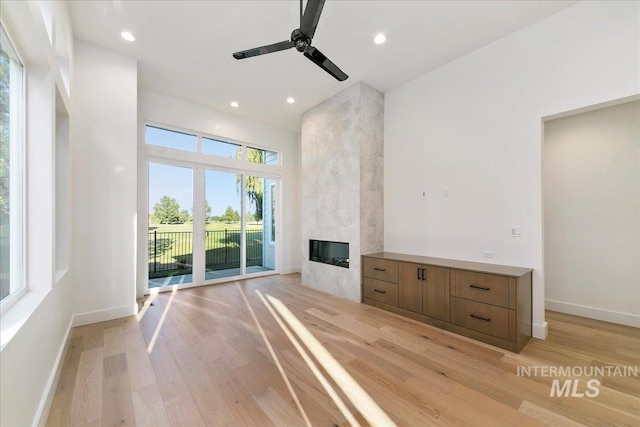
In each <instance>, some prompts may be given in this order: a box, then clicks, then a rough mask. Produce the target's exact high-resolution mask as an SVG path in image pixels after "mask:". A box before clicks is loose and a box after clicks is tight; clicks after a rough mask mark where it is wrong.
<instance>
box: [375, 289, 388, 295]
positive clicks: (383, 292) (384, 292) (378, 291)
mask: <svg viewBox="0 0 640 427" xmlns="http://www.w3.org/2000/svg"><path fill="white" fill-rule="evenodd" d="M373 291H374V292H377V293H379V294H386V293H387V291H381V290H380V289H374V290H373Z"/></svg>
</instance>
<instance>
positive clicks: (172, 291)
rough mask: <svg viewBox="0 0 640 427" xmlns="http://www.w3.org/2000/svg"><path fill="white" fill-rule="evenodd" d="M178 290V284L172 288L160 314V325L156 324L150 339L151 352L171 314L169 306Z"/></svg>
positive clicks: (148, 351)
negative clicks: (168, 315)
mask: <svg viewBox="0 0 640 427" xmlns="http://www.w3.org/2000/svg"><path fill="white" fill-rule="evenodd" d="M177 291H178V286H177V285H174V286H173V289H172V290H171V296H170V297H169V301H167V305H166V306H165V308H164V311H163V312H162V316H160V321H159V322H158V326H156V330H155V331H153V336H152V337H151V340H150V341H149V346H148V347H147V353H149V354H151V352H152V351H153V347H154V346H155V345H156V340H157V339H158V335H160V330H161V329H162V325H163V324H164V321H165V319H166V318H167V314H169V307H171V303H172V302H173V298H174V297H175V296H176V292H177Z"/></svg>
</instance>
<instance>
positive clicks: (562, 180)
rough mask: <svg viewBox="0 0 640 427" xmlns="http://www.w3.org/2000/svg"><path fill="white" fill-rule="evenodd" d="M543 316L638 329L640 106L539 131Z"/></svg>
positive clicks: (622, 107)
mask: <svg viewBox="0 0 640 427" xmlns="http://www.w3.org/2000/svg"><path fill="white" fill-rule="evenodd" d="M544 195H545V198H544V220H545V229H544V233H545V234H544V248H545V250H544V265H545V294H546V300H547V308H548V309H551V310H558V311H562V312H566V313H570V314H577V315H580V316H586V317H591V318H596V319H600V320H607V321H611V322H616V323H623V324H627V325H630V326H636V327H640V101H634V102H627V103H624V104H621V105H616V106H612V107H606V108H602V109H598V110H595V111H590V112H586V113H581V114H577V115H573V116H569V117H564V118H560V119H555V120H550V121H547V122H545V125H544Z"/></svg>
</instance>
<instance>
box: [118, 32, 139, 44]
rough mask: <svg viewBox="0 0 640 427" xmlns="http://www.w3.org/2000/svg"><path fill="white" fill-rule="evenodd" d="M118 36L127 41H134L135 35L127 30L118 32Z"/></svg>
mask: <svg viewBox="0 0 640 427" xmlns="http://www.w3.org/2000/svg"><path fill="white" fill-rule="evenodd" d="M120 37H122V38H123V39H125V40H126V41H128V42H134V41H136V36H134V35H133V34H131V33H130V32H129V31H123V32H121V33H120Z"/></svg>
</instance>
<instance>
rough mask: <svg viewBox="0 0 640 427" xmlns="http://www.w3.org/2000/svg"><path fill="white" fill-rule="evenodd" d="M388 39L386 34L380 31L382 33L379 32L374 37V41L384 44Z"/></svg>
mask: <svg viewBox="0 0 640 427" xmlns="http://www.w3.org/2000/svg"><path fill="white" fill-rule="evenodd" d="M386 40H387V38H386V37H385V35H384V34H382V33H380V34H377V35H376V37H375V38H374V39H373V42H374V43H375V44H382V43H384V42H385V41H386Z"/></svg>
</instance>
